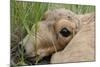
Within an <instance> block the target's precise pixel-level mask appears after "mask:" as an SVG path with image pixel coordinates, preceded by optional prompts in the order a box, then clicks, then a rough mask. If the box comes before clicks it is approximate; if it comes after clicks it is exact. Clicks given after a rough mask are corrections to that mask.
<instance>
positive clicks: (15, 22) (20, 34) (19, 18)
mask: <svg viewBox="0 0 100 67" xmlns="http://www.w3.org/2000/svg"><path fill="white" fill-rule="evenodd" d="M55 8H66V9H69V10H72V11H73V12H75V13H77V14H84V13H88V12H94V11H95V6H89V5H72V4H54V3H41V2H19V1H15V0H11V64H12V65H15V66H16V65H24V64H26V59H25V55H24V49H23V46H21V45H19V42H20V41H21V40H22V39H23V38H24V37H25V36H26V35H27V34H29V33H30V31H31V28H32V27H33V28H32V29H34V31H35V32H36V31H37V28H38V26H37V25H38V22H39V21H40V20H41V17H42V16H43V14H44V12H45V11H47V10H48V9H55ZM37 63H38V62H37ZM30 64H31V63H30Z"/></svg>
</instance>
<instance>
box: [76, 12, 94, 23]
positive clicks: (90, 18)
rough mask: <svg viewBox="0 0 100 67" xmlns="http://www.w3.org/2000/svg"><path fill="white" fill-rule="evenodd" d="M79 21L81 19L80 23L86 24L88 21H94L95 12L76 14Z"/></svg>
mask: <svg viewBox="0 0 100 67" xmlns="http://www.w3.org/2000/svg"><path fill="white" fill-rule="evenodd" d="M77 17H78V18H79V19H80V21H81V24H83V25H84V24H88V23H89V22H93V21H95V13H94V12H93V13H88V14H84V15H78V16H77Z"/></svg>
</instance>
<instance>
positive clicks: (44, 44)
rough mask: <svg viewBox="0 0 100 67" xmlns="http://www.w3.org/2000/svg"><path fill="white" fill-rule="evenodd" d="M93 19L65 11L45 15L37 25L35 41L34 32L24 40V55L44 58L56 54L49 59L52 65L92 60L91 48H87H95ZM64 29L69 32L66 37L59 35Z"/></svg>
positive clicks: (50, 11) (50, 12)
mask: <svg viewBox="0 0 100 67" xmlns="http://www.w3.org/2000/svg"><path fill="white" fill-rule="evenodd" d="M93 15H94V14H86V15H76V14H75V13H73V12H71V11H69V10H67V9H55V10H49V11H47V12H46V13H45V14H44V16H43V19H42V20H41V21H40V24H39V28H38V31H37V32H36V33H37V35H36V40H34V38H35V36H33V34H34V32H33V33H32V35H30V34H28V35H27V36H26V37H25V39H24V40H23V45H24V47H25V49H26V54H27V55H28V56H30V57H34V56H37V55H38V56H39V57H41V58H43V57H45V56H48V55H51V54H53V53H55V52H56V53H55V54H54V55H53V56H52V58H51V63H62V62H71V61H73V62H74V61H85V60H86V58H87V59H89V60H94V47H93V46H92V48H91V45H89V44H91V43H92V44H93V45H94V28H93V27H94V24H93V23H94V20H91V19H90V18H91V17H92V16H93ZM87 18H89V19H90V21H89V20H88V19H87ZM93 18H94V16H93ZM93 18H92V19H93ZM90 22H91V23H92V24H90ZM63 27H65V28H67V29H68V30H69V31H70V32H71V34H70V35H69V36H68V37H63V36H62V35H61V34H60V33H59V31H60V30H61V29H62V28H63ZM84 39H85V40H84ZM86 39H88V40H86ZM88 43H89V44H88ZM62 49H64V50H62ZM60 50H62V51H60ZM80 53H82V54H80ZM74 56H76V57H74ZM78 56H82V57H80V58H79V57H78ZM84 57H85V59H84Z"/></svg>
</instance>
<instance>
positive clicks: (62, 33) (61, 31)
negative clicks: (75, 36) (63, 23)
mask: <svg viewBox="0 0 100 67" xmlns="http://www.w3.org/2000/svg"><path fill="white" fill-rule="evenodd" d="M60 34H61V35H62V36H63V37H68V36H69V35H70V34H71V32H70V31H69V30H68V29H67V28H62V29H61V30H60Z"/></svg>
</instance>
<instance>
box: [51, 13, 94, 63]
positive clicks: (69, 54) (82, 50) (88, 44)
mask: <svg viewBox="0 0 100 67" xmlns="http://www.w3.org/2000/svg"><path fill="white" fill-rule="evenodd" d="M78 17H79V18H80V20H81V22H80V24H81V27H80V30H79V32H78V33H77V34H76V35H75V36H74V38H73V39H72V40H71V41H70V42H69V44H68V45H67V46H66V47H65V48H64V50H62V51H60V52H57V53H55V54H54V55H53V56H52V58H51V63H65V62H80V61H94V60H95V28H94V27H95V26H94V25H95V14H94V13H90V14H85V15H79V16H78Z"/></svg>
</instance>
